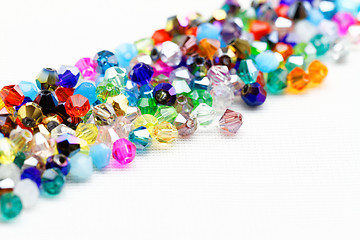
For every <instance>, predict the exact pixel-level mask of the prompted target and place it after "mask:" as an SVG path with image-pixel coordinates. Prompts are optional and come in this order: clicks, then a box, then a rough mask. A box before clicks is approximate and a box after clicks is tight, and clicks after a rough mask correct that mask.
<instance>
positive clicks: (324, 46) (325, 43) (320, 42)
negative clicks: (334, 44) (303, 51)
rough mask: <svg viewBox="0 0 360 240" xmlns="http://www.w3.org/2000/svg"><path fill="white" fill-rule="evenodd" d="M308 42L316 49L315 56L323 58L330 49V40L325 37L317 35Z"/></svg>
mask: <svg viewBox="0 0 360 240" xmlns="http://www.w3.org/2000/svg"><path fill="white" fill-rule="evenodd" d="M310 42H311V43H312V45H314V47H315V48H316V55H317V56H323V55H324V54H325V53H326V52H327V51H328V50H329V49H330V39H329V38H328V37H327V36H326V35H322V34H318V35H316V36H314V37H313V38H312V39H311V40H310Z"/></svg>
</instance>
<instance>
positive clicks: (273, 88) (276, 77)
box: [266, 68, 288, 94]
mask: <svg viewBox="0 0 360 240" xmlns="http://www.w3.org/2000/svg"><path fill="white" fill-rule="evenodd" d="M287 75H288V72H287V71H286V70H285V69H282V68H279V69H276V70H275V71H274V72H271V73H269V75H268V78H267V83H266V87H267V89H268V90H269V92H271V93H273V94H279V93H281V92H282V91H283V90H284V89H285V88H286V87H287Z"/></svg>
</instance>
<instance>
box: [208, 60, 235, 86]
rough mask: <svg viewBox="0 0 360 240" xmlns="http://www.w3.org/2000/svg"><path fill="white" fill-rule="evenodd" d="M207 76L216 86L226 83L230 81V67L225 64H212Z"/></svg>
mask: <svg viewBox="0 0 360 240" xmlns="http://www.w3.org/2000/svg"><path fill="white" fill-rule="evenodd" d="M207 77H208V78H209V80H210V83H211V84H212V85H214V86H216V85H219V84H222V83H226V82H227V81H230V73H229V69H228V67H226V66H223V65H215V66H212V67H211V68H210V69H209V71H208V73H207Z"/></svg>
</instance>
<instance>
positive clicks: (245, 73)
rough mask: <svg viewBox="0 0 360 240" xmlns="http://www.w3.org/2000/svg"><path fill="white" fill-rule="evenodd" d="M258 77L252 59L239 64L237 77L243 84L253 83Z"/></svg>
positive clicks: (257, 71)
mask: <svg viewBox="0 0 360 240" xmlns="http://www.w3.org/2000/svg"><path fill="white" fill-rule="evenodd" d="M258 75H259V70H258V68H257V67H256V65H255V63H254V61H253V60H252V59H244V60H242V61H241V62H240V66H239V77H240V78H241V80H243V81H244V83H245V84H249V83H254V82H256V79H257V77H258Z"/></svg>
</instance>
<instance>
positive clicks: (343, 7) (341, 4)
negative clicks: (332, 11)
mask: <svg viewBox="0 0 360 240" xmlns="http://www.w3.org/2000/svg"><path fill="white" fill-rule="evenodd" d="M336 7H337V11H338V12H348V13H351V14H352V15H354V16H356V15H357V13H358V12H357V11H358V9H359V3H358V2H357V1H355V0H336Z"/></svg>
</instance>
